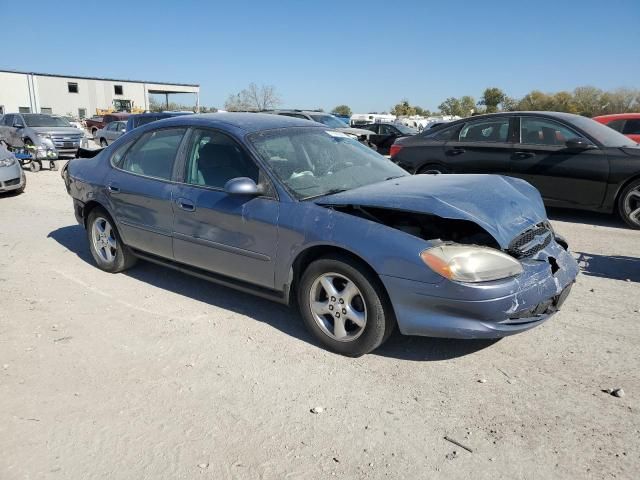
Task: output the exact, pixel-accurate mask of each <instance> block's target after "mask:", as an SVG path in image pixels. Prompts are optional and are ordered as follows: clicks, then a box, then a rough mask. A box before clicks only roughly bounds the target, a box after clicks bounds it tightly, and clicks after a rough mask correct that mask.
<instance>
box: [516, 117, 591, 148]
mask: <svg viewBox="0 0 640 480" xmlns="http://www.w3.org/2000/svg"><path fill="white" fill-rule="evenodd" d="M594 123H595V122H594ZM580 136H581V135H578V134H577V133H576V132H574V131H573V130H571V129H569V128H567V127H565V126H564V125H562V124H560V123H558V122H554V121H553V120H549V119H546V118H533V117H522V120H521V123H520V140H521V143H525V144H528V145H549V146H551V145H553V146H559V145H564V144H565V143H566V141H567V140H569V139H571V138H576V137H580Z"/></svg>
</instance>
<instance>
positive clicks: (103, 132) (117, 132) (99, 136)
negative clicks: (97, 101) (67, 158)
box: [93, 121, 127, 147]
mask: <svg viewBox="0 0 640 480" xmlns="http://www.w3.org/2000/svg"><path fill="white" fill-rule="evenodd" d="M126 131H127V122H121V121H117V122H111V123H108V124H107V125H106V126H105V127H104V128H101V129H100V130H98V131H97V132H96V133H95V135H94V136H93V138H94V139H95V140H96V141H97V142H98V143H99V144H100V146H101V147H106V146H107V145H109V144H111V143H113V142H114V141H115V140H116V139H117V138H119V137H121V136H122V135H123V134H124V132H126Z"/></svg>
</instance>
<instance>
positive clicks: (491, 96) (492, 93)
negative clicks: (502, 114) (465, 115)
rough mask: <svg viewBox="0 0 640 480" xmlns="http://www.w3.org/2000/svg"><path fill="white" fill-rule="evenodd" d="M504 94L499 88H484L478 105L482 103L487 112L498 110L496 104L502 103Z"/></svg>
mask: <svg viewBox="0 0 640 480" xmlns="http://www.w3.org/2000/svg"><path fill="white" fill-rule="evenodd" d="M505 96H506V95H505V94H504V92H503V91H502V90H500V89H499V88H496V87H490V88H487V89H485V91H484V93H483V94H482V98H481V99H480V101H479V102H478V105H484V106H485V111H486V112H487V113H495V112H497V111H498V105H500V104H501V103H502V101H503V100H504V98H505Z"/></svg>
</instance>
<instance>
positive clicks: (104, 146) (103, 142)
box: [100, 138, 108, 148]
mask: <svg viewBox="0 0 640 480" xmlns="http://www.w3.org/2000/svg"><path fill="white" fill-rule="evenodd" d="M100 146H101V147H102V148H106V147H107V146H108V144H107V141H106V140H105V139H104V138H101V139H100Z"/></svg>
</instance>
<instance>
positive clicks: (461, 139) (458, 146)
mask: <svg viewBox="0 0 640 480" xmlns="http://www.w3.org/2000/svg"><path fill="white" fill-rule="evenodd" d="M510 118H512V117H508V116H505V117H492V118H484V119H481V120H471V121H469V122H468V123H466V124H465V125H464V126H463V127H462V129H461V130H460V132H459V134H458V136H457V138H454V139H451V140H449V141H448V142H447V143H446V144H445V146H444V154H445V158H446V165H447V167H448V168H449V169H450V170H451V172H452V173H498V174H503V175H508V174H509V168H510V158H511V152H512V149H513V145H512V143H511V142H510V141H509V140H510V138H511V120H510Z"/></svg>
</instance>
